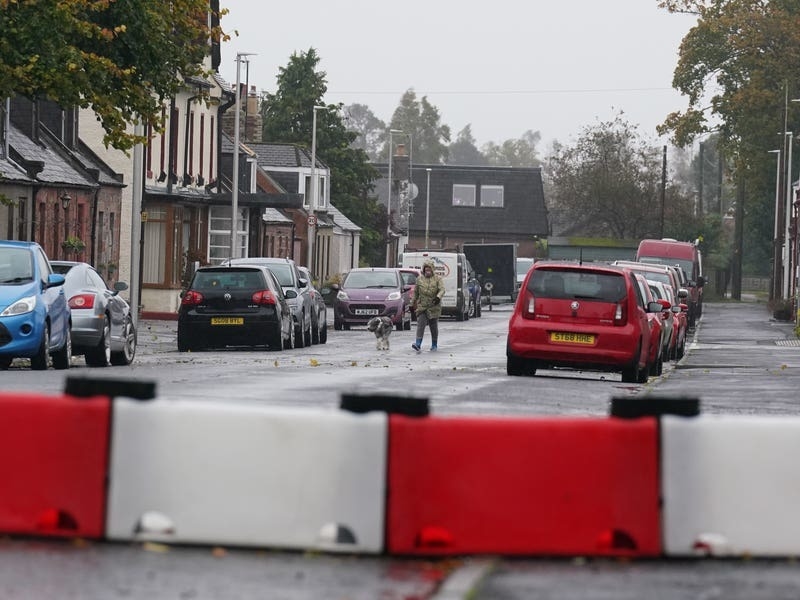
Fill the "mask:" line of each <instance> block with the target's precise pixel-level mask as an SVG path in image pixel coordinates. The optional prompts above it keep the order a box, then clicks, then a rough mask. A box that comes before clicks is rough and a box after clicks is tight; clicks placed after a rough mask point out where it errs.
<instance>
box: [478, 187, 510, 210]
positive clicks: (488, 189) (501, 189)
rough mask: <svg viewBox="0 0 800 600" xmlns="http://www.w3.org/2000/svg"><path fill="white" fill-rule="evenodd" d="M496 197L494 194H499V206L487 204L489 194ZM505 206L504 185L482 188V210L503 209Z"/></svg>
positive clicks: (492, 203) (494, 203)
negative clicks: (486, 199)
mask: <svg viewBox="0 0 800 600" xmlns="http://www.w3.org/2000/svg"><path fill="white" fill-rule="evenodd" d="M486 192H489V195H492V196H493V195H494V193H499V200H500V202H499V204H498V203H497V202H491V203H486V202H485V201H484V199H485V198H486V196H487V194H486ZM504 205H505V188H504V187H503V186H502V185H482V186H481V208H503V207H504Z"/></svg>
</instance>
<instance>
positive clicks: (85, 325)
mask: <svg viewBox="0 0 800 600" xmlns="http://www.w3.org/2000/svg"><path fill="white" fill-rule="evenodd" d="M50 264H51V265H52V266H53V271H54V272H56V273H59V274H61V275H63V276H64V279H65V282H64V293H65V294H66V296H67V299H68V303H69V306H70V309H71V310H72V330H71V331H72V354H83V356H84V359H85V360H86V364H87V365H88V366H90V367H105V366H108V365H109V364H112V365H129V364H131V363H132V362H133V358H134V356H135V355H136V328H135V326H134V324H133V316H132V315H131V308H130V305H129V304H128V302H127V301H126V300H125V299H124V298H122V297H121V296H120V295H119V292H121V291H123V290H126V289H128V284H127V283H124V282H122V281H118V282H117V283H115V284H114V289H113V290H110V289H109V288H108V285H106V282H105V280H103V278H102V277H101V276H100V274H99V273H98V272H97V271H95V270H94V268H93V267H92V266H91V265H89V264H87V263H84V262H73V261H66V260H54V261H50Z"/></svg>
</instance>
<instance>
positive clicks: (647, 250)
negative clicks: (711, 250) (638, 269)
mask: <svg viewBox="0 0 800 600" xmlns="http://www.w3.org/2000/svg"><path fill="white" fill-rule="evenodd" d="M636 260H637V261H638V262H643V263H657V264H661V265H674V266H678V267H680V268H681V269H683V271H684V273H686V277H687V282H686V287H687V289H688V290H689V297H688V298H687V304H688V305H689V315H688V317H689V327H694V326H695V323H696V322H697V319H699V318H700V317H701V316H702V314H703V285H704V284H705V278H704V277H703V257H702V255H701V253H700V250H699V249H698V247H697V244H694V243H692V242H679V241H678V240H674V239H672V238H663V239H660V240H642V241H641V242H639V249H638V250H637V251H636Z"/></svg>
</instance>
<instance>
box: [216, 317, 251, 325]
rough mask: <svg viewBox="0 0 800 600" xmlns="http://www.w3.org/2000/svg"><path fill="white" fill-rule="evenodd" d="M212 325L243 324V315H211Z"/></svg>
mask: <svg viewBox="0 0 800 600" xmlns="http://www.w3.org/2000/svg"><path fill="white" fill-rule="evenodd" d="M211 324H212V325H244V317H211Z"/></svg>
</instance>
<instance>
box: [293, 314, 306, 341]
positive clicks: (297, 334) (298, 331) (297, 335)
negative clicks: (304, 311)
mask: <svg viewBox="0 0 800 600" xmlns="http://www.w3.org/2000/svg"><path fill="white" fill-rule="evenodd" d="M305 329H306V321H305V319H304V318H303V316H302V315H300V321H298V323H297V325H296V326H295V328H294V347H295V348H302V347H303V346H305Z"/></svg>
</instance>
